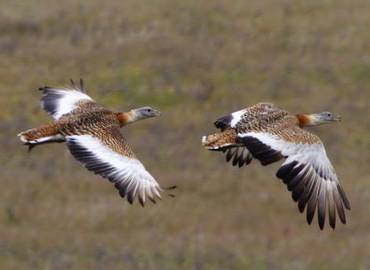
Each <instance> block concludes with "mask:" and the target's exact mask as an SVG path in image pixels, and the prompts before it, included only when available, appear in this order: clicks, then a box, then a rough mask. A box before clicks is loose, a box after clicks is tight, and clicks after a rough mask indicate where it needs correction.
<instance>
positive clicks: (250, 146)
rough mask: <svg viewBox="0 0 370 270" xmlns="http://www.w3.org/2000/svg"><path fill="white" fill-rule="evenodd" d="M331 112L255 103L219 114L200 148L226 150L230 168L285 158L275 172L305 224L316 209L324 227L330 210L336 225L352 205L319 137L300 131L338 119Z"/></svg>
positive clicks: (338, 118) (330, 218) (344, 220)
mask: <svg viewBox="0 0 370 270" xmlns="http://www.w3.org/2000/svg"><path fill="white" fill-rule="evenodd" d="M339 120H340V117H339V116H337V115H335V114H332V113H330V112H322V113H314V114H297V115H294V114H291V113H289V112H287V111H285V110H282V109H280V108H278V107H277V106H275V105H274V104H272V103H258V104H256V105H253V106H251V107H248V108H246V109H243V110H240V111H237V112H234V113H232V114H230V115H227V116H224V117H221V118H220V119H218V120H217V121H216V122H215V123H214V124H215V126H216V127H217V128H218V129H220V132H219V133H215V134H211V135H208V136H203V138H202V144H203V146H204V147H205V148H206V149H208V150H212V151H221V152H224V153H225V154H226V161H231V162H232V164H233V165H234V166H236V165H238V166H239V167H242V166H245V165H248V164H249V163H250V162H251V161H252V160H253V159H257V160H259V161H260V163H261V164H262V165H263V166H265V165H268V164H271V163H273V162H277V161H279V160H284V162H283V163H282V165H281V167H280V168H279V170H278V171H277V173H276V176H277V177H278V178H280V179H282V181H283V182H284V183H285V184H286V185H287V188H288V190H289V191H291V192H292V198H293V200H294V201H295V202H297V203H298V209H299V211H300V212H301V213H302V212H303V211H304V210H305V208H306V214H307V215H306V217H307V222H308V224H311V222H312V219H313V217H314V214H315V211H316V209H317V215H318V223H319V227H320V229H321V230H322V229H323V228H324V224H325V218H326V215H327V213H328V215H329V224H330V226H331V227H332V228H333V229H334V228H335V223H336V215H338V216H339V219H340V221H341V222H342V223H343V224H345V223H346V216H345V209H347V210H350V208H351V207H350V203H349V201H348V199H347V196H346V194H345V193H344V191H343V188H342V187H341V185H340V183H339V181H338V178H337V175H336V174H335V171H334V168H333V166H332V165H331V163H330V161H329V159H328V157H327V155H326V151H325V148H324V145H323V143H322V142H321V140H320V138H319V137H317V136H316V135H314V134H312V133H310V132H308V131H306V130H304V129H303V128H304V127H309V126H316V125H321V124H326V123H331V122H335V121H339Z"/></svg>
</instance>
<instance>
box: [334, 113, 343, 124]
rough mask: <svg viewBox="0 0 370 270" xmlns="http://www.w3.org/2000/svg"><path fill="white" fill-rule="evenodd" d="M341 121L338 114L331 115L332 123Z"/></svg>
mask: <svg viewBox="0 0 370 270" xmlns="http://www.w3.org/2000/svg"><path fill="white" fill-rule="evenodd" d="M341 120H342V117H341V116H340V115H339V114H336V115H333V121H338V122H340V121H341Z"/></svg>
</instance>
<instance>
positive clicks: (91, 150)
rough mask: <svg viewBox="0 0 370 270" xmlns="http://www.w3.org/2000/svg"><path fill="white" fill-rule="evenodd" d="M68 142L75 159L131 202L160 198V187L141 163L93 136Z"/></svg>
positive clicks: (75, 138) (77, 136)
mask: <svg viewBox="0 0 370 270" xmlns="http://www.w3.org/2000/svg"><path fill="white" fill-rule="evenodd" d="M66 139H67V145H68V148H69V149H70V151H71V153H72V154H73V156H74V157H75V158H76V159H77V160H79V161H80V162H81V163H83V164H84V165H85V167H86V168H87V169H88V170H90V171H93V172H95V173H96V174H99V175H101V176H103V177H104V178H107V179H109V180H110V181H111V182H113V183H114V184H115V187H116V188H117V189H118V190H119V193H120V195H121V196H122V197H127V199H128V201H129V202H130V203H132V202H133V200H134V199H135V196H136V195H138V199H139V201H140V203H141V204H142V205H143V204H144V203H145V200H146V197H148V198H149V199H150V200H151V201H154V197H157V198H160V197H161V196H160V194H159V191H161V188H160V187H159V185H158V183H157V182H156V181H155V179H154V178H153V176H151V175H150V174H149V172H148V171H147V170H146V169H145V168H144V166H143V164H142V163H141V162H140V161H139V160H137V159H135V158H129V157H126V156H123V155H121V154H118V153H117V152H115V151H113V150H112V149H111V148H109V147H108V146H106V145H105V144H103V143H102V142H101V141H100V140H99V139H98V138H96V137H94V136H91V135H73V136H67V137H66Z"/></svg>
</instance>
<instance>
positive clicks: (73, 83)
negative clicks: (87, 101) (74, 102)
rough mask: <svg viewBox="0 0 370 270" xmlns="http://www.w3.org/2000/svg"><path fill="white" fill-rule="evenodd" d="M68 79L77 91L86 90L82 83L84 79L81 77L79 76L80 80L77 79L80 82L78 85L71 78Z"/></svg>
mask: <svg viewBox="0 0 370 270" xmlns="http://www.w3.org/2000/svg"><path fill="white" fill-rule="evenodd" d="M69 81H70V83H71V86H72V87H73V88H74V89H76V90H79V91H81V92H83V93H85V92H86V91H85V84H84V80H83V79H82V78H80V81H79V83H80V85H77V84H76V83H75V81H74V80H73V79H72V78H71V79H69Z"/></svg>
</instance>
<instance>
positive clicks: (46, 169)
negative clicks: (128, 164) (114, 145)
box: [0, 0, 370, 270]
mask: <svg viewBox="0 0 370 270" xmlns="http://www.w3.org/2000/svg"><path fill="white" fill-rule="evenodd" d="M0 6H1V9H0V30H1V32H2V33H3V34H2V35H0V93H1V99H0V108H1V113H0V128H1V134H0V145H1V149H2V151H1V152H0V169H1V180H0V183H1V189H0V202H1V208H0V268H1V269H171V270H172V269H184V270H185V269H186V270H188V269H368V268H369V267H370V259H369V258H370V215H369V210H368V205H369V204H370V182H369V169H368V166H369V163H370V156H369V150H370V139H369V131H370V118H369V115H370V106H369V100H370V89H369V83H370V58H369V55H370V49H369V48H370V47H369V44H370V35H369V34H368V33H369V25H370V17H369V14H368V11H369V8H370V5H369V4H368V3H367V1H363V0H358V1H353V2H348V1H310V2H296V1H273V0H271V1H242V0H237V1H233V2H230V1H222V0H217V1H212V2H209V1H208V2H206V1H193V0H191V1H169V0H155V1H134V0H128V1H125V2H123V3H121V2H120V1H103V2H102V1H72V0H69V1H64V2H63V3H62V2H60V1H35V0H32V1H18V2H13V1H1V2H0ZM79 77H83V78H84V79H85V81H86V84H87V88H88V92H89V93H90V94H91V95H92V96H93V97H94V98H95V99H96V100H98V101H99V102H101V103H103V104H105V105H107V106H109V107H112V108H116V109H128V108H131V107H138V106H141V105H153V106H155V107H159V108H160V109H161V110H162V111H163V116H162V117H160V118H158V119H152V120H148V121H145V122H144V121H143V122H142V123H137V124H135V126H130V127H128V128H127V129H125V130H124V131H123V132H124V133H125V134H126V135H127V137H128V139H129V141H130V142H131V144H132V145H133V148H134V149H135V152H136V153H137V155H138V156H139V157H140V158H141V159H142V160H143V162H144V163H145V165H146V167H148V169H149V170H150V171H151V172H152V173H153V175H154V176H156V178H157V179H158V180H159V181H160V183H162V184H163V185H164V186H165V185H172V184H176V185H178V190H177V191H176V194H177V197H176V198H175V199H171V198H165V199H164V200H163V201H162V202H160V203H159V204H157V205H156V206H148V207H145V208H144V209H142V208H141V207H139V206H138V205H134V206H129V205H128V204H127V203H126V202H124V201H123V200H122V199H120V198H119V196H118V195H117V193H116V191H115V190H114V188H113V187H112V186H111V184H110V183H108V182H105V181H103V180H102V179H100V178H99V177H96V176H93V175H92V174H90V173H89V172H87V171H85V170H84V169H83V168H82V167H81V166H80V165H79V164H77V162H75V161H74V160H73V159H72V158H71V157H70V154H69V153H68V152H67V150H66V149H65V148H64V147H63V146H62V145H50V146H47V147H40V148H38V149H37V148H36V149H35V151H34V152H33V153H31V154H27V153H26V150H25V149H24V148H23V147H22V146H21V145H20V143H19V142H18V141H17V138H16V136H15V134H17V133H18V132H19V131H20V130H23V129H26V128H29V127H32V126H36V125H38V124H40V123H41V122H44V121H49V120H48V118H47V117H46V115H45V114H44V113H43V112H42V111H41V109H40V108H39V105H38V99H39V97H40V95H39V93H38V91H36V90H35V89H37V88H38V87H39V86H42V85H44V84H49V85H58V84H65V83H67V80H68V79H69V78H79ZM257 101H272V102H275V103H276V104H279V105H280V106H282V107H284V108H286V109H288V110H291V111H294V112H296V111H305V112H312V111H320V110H331V111H333V112H337V113H340V114H342V115H343V118H344V119H343V122H342V123H340V124H338V125H332V126H327V127H320V128H317V129H315V130H314V131H315V132H316V133H317V134H319V135H320V137H322V139H323V141H324V142H325V143H326V146H327V152H328V155H329V156H330V158H331V160H332V162H333V164H334V165H335V167H336V170H337V173H338V175H339V177H340V179H341V180H342V183H343V185H344V188H345V190H346V191H347V193H348V196H349V198H350V200H351V202H352V206H353V210H352V211H351V212H350V214H349V218H348V224H347V225H346V226H338V228H337V229H336V230H335V231H334V232H333V231H331V230H330V229H325V230H324V231H323V232H320V231H319V229H318V226H317V225H316V224H315V225H313V226H311V227H310V226H307V225H306V223H305V217H304V216H303V215H301V214H299V213H298V211H297V209H296V206H295V205H294V203H293V202H292V201H291V198H290V195H289V193H288V192H287V191H286V188H285V187H284V185H282V184H281V183H280V182H279V181H278V180H277V179H275V177H274V174H275V171H276V169H277V166H278V165H273V166H270V167H267V168H262V167H261V166H260V165H259V164H258V163H257V162H253V163H252V164H251V166H249V167H248V168H244V169H241V170H238V169H235V168H231V167H230V166H229V164H225V163H224V161H223V157H222V156H221V155H217V154H216V153H211V152H207V151H205V150H203V149H202V147H201V146H200V137H201V136H202V135H203V134H205V133H208V132H210V131H211V132H212V131H213V126H212V122H213V120H214V119H216V118H217V117H218V116H221V115H224V114H225V113H228V112H231V111H233V110H236V109H239V108H241V107H244V106H248V105H250V104H253V103H255V102H257Z"/></svg>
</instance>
